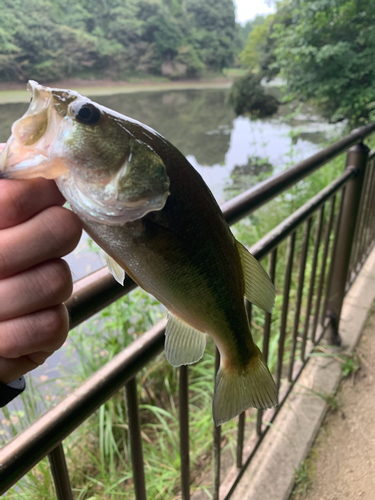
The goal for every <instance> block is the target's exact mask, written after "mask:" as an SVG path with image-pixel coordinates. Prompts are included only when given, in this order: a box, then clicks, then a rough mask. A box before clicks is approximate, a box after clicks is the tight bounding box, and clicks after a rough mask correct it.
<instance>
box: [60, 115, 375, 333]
mask: <svg viewBox="0 0 375 500" xmlns="http://www.w3.org/2000/svg"><path fill="white" fill-rule="evenodd" d="M374 131H375V123H372V124H370V125H366V126H364V127H361V128H359V129H356V130H354V131H352V132H351V133H350V134H348V135H347V136H345V137H344V138H343V139H341V140H340V141H338V142H336V143H335V144H333V145H331V146H328V147H327V148H324V149H322V150H321V151H319V152H318V153H316V154H314V155H313V156H310V157H309V158H307V159H306V160H303V161H302V162H300V163H297V164H296V165H294V166H293V167H291V168H289V169H287V170H286V171H285V172H282V173H280V174H277V175H274V176H272V177H270V178H269V179H266V180H265V181H263V182H261V183H260V184H257V185H256V186H254V187H253V188H250V189H248V190H247V191H245V192H244V193H241V194H240V195H238V196H236V197H234V198H232V199H231V200H229V201H227V202H226V203H224V204H223V205H222V206H221V209H222V211H223V214H224V217H225V219H226V221H227V222H228V224H230V225H232V224H234V223H235V222H237V221H238V220H239V219H241V217H244V216H245V215H248V214H249V213H250V212H252V211H254V210H256V209H257V208H259V207H260V206H261V205H263V204H264V203H266V202H268V201H270V200H271V199H272V198H274V197H275V196H277V195H278V194H280V193H281V192H282V191H283V190H285V189H288V188H290V187H292V186H293V185H294V184H296V183H297V182H298V181H299V180H301V179H303V178H304V177H306V176H307V175H308V174H310V173H312V172H313V171H314V170H316V169H317V168H318V167H321V166H323V165H325V164H326V163H327V162H328V161H330V160H332V159H333V158H335V157H336V156H338V155H340V154H341V153H343V152H345V151H346V149H347V148H349V147H350V146H352V145H353V144H355V143H357V142H359V141H361V140H363V139H364V138H365V137H367V136H368V135H370V134H371V133H372V132H374ZM370 155H371V153H370ZM135 286H136V285H135V283H134V282H133V281H132V280H131V278H130V277H129V276H126V278H125V284H124V286H123V287H122V286H121V285H119V284H118V283H117V281H116V280H115V279H113V277H112V275H111V274H110V273H109V272H108V271H107V270H106V268H103V269H100V270H99V271H96V272H94V273H92V274H90V275H89V276H87V277H85V278H82V280H80V281H78V282H77V283H76V285H75V287H74V290H73V294H72V296H71V298H70V299H69V300H68V301H67V302H66V306H67V308H68V310H69V314H70V322H71V328H75V327H76V326H78V325H79V324H80V323H82V322H83V321H85V320H86V319H88V318H89V317H90V316H92V315H93V314H95V313H97V312H99V311H100V310H101V309H104V307H107V306H108V305H109V304H111V303H112V302H114V301H115V300H117V299H119V298H120V297H122V296H123V295H126V294H127V293H128V292H129V291H130V290H132V289H133V288H134V287H135Z"/></svg>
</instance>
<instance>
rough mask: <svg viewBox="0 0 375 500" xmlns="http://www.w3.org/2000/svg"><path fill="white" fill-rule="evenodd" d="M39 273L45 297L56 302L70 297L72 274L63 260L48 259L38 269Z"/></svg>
mask: <svg viewBox="0 0 375 500" xmlns="http://www.w3.org/2000/svg"><path fill="white" fill-rule="evenodd" d="M40 275H41V279H40V286H41V288H42V289H43V290H44V295H45V296H46V298H48V299H49V300H52V301H54V302H55V303H56V304H58V303H61V302H63V301H65V300H67V299H68V298H69V297H70V295H71V293H72V289H73V283H72V275H71V272H70V269H69V266H68V264H67V263H66V262H65V261H64V260H62V259H55V260H51V261H49V262H48V263H47V264H46V265H45V266H42V268H41V269H40Z"/></svg>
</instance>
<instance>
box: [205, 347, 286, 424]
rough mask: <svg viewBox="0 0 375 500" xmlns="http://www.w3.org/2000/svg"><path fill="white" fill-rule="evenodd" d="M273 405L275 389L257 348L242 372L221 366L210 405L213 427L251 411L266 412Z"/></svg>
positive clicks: (274, 403) (275, 402)
mask: <svg viewBox="0 0 375 500" xmlns="http://www.w3.org/2000/svg"><path fill="white" fill-rule="evenodd" d="M275 405H277V391H276V385H275V382H274V380H273V378H272V375H271V373H270V371H269V369H268V367H267V365H266V363H265V361H264V358H263V355H262V353H261V352H260V350H259V349H258V347H257V346H255V352H254V354H253V355H252V357H251V359H250V361H249V363H248V364H247V366H246V367H245V368H242V369H240V370H235V369H234V367H230V369H228V368H226V367H225V366H220V369H219V371H218V372H217V376H216V387H215V395H214V400H213V405H212V407H213V408H212V409H213V417H214V421H215V425H216V426H218V425H221V424H223V423H224V422H227V421H228V420H230V419H232V418H233V417H235V416H236V415H239V414H240V413H242V412H243V411H245V410H247V409H248V408H250V407H255V408H262V409H266V408H271V407H272V406H275Z"/></svg>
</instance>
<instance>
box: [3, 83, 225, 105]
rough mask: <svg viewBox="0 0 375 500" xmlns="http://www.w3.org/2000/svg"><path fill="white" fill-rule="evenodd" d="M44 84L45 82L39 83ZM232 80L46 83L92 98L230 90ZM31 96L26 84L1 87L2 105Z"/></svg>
mask: <svg viewBox="0 0 375 500" xmlns="http://www.w3.org/2000/svg"><path fill="white" fill-rule="evenodd" d="M39 83H41V84H43V82H39ZM230 85H231V79H230V78H226V77H223V76H221V77H220V78H215V79H212V80H211V79H209V80H196V81H195V80H187V81H174V82H173V81H170V80H163V79H159V80H154V81H150V80H138V81H134V82H132V81H129V82H114V81H112V80H96V81H91V82H90V81H88V80H78V79H71V80H60V81H57V82H50V83H46V86H48V87H56V88H66V89H70V90H76V91H77V92H79V93H80V94H82V95H88V96H90V97H95V96H103V95H115V94H130V93H134V92H151V91H152V92H156V91H162V90H185V89H211V88H212V89H215V88H217V89H220V88H229V87H230ZM29 101H30V96H29V94H28V92H26V83H25V84H22V86H21V88H20V86H19V85H17V88H9V89H7V88H6V85H4V84H3V85H2V87H0V104H8V103H20V102H21V103H24V102H29Z"/></svg>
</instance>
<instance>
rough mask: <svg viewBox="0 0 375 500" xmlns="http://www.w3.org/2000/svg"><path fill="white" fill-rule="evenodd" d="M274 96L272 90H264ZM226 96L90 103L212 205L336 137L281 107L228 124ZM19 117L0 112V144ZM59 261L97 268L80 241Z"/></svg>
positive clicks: (166, 94)
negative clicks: (132, 128)
mask: <svg viewBox="0 0 375 500" xmlns="http://www.w3.org/2000/svg"><path fill="white" fill-rule="evenodd" d="M270 92H272V93H277V92H278V89H276V88H271V89H270ZM226 95H227V90H226V89H190V90H168V91H156V92H140V93H134V94H118V95H110V96H108V95H106V96H102V97H95V98H94V99H93V100H95V101H96V102H99V103H100V104H103V105H104V106H107V107H109V108H112V109H115V110H116V111H118V112H120V113H123V114H125V115H128V116H130V117H132V118H135V119H137V120H139V121H141V122H143V123H145V124H147V125H149V126H151V127H152V128H154V129H155V130H157V131H158V132H160V133H161V134H162V135H163V136H164V137H166V138H167V139H168V140H169V141H170V142H171V143H172V144H174V145H175V146H176V147H177V148H178V149H180V150H181V151H182V153H183V154H184V155H185V156H186V157H187V158H188V160H189V161H190V162H191V164H192V165H193V166H194V167H195V168H196V169H197V170H198V172H199V173H200V174H201V175H202V177H203V179H204V180H205V181H206V183H207V184H208V186H209V187H210V188H211V190H212V192H213V194H214V196H215V197H216V199H217V200H218V202H219V203H222V202H224V201H225V200H226V199H229V198H231V197H233V196H234V195H235V194H238V192H239V191H244V190H245V189H247V188H249V187H251V186H252V185H253V184H254V179H255V178H256V174H259V172H261V171H262V170H266V171H267V173H268V174H271V173H276V172H278V171H280V170H281V169H283V168H285V167H286V166H290V165H292V164H294V163H296V162H298V161H300V160H302V159H304V158H307V157H308V156H310V155H312V154H314V153H315V152H316V151H318V150H319V149H321V147H322V144H323V143H324V142H325V141H327V140H329V139H330V137H331V136H333V135H334V134H337V133H338V130H337V126H333V125H329V124H327V123H325V122H324V121H323V120H322V119H321V118H320V117H319V116H317V115H316V113H315V112H314V110H313V109H312V108H309V107H304V108H303V109H302V111H300V112H299V114H298V115H294V116H293V117H290V115H291V113H292V112H293V111H294V109H295V105H294V104H290V105H287V106H281V107H280V110H279V112H278V114H277V115H276V116H274V117H272V118H269V119H261V120H256V121H252V120H250V119H249V118H244V117H236V116H235V114H234V112H233V110H232V109H231V107H230V106H229V105H228V104H227V103H226ZM26 109H27V104H21V103H20V104H3V105H1V106H0V113H1V116H2V121H1V124H0V142H4V141H6V140H7V138H8V137H9V134H10V127H11V124H12V123H13V121H14V120H16V119H17V118H19V117H20V116H21V115H22V114H23V113H24V112H25V110H26ZM66 260H67V261H68V263H69V265H70V266H71V268H72V272H73V276H74V279H75V280H77V279H79V278H81V277H82V276H84V275H86V274H88V273H89V272H92V271H94V270H96V269H98V268H99V267H101V266H103V265H104V261H103V259H102V258H101V257H100V255H98V254H97V253H95V252H90V251H89V249H88V241H87V236H84V237H83V238H82V241H81V243H80V244H79V246H78V248H77V249H76V251H75V252H74V253H73V254H71V255H69V256H68V257H67V258H66ZM64 357H66V356H65V354H64V350H62V351H59V352H58V353H55V354H54V355H53V356H52V357H51V358H50V359H49V360H48V362H47V364H45V365H44V366H43V367H40V368H38V369H37V370H35V371H34V372H33V378H34V379H35V381H37V380H38V381H39V380H43V378H46V376H47V375H46V373H48V377H49V378H51V377H55V376H58V371H57V370H56V367H57V366H58V364H59V363H66V359H64Z"/></svg>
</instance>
